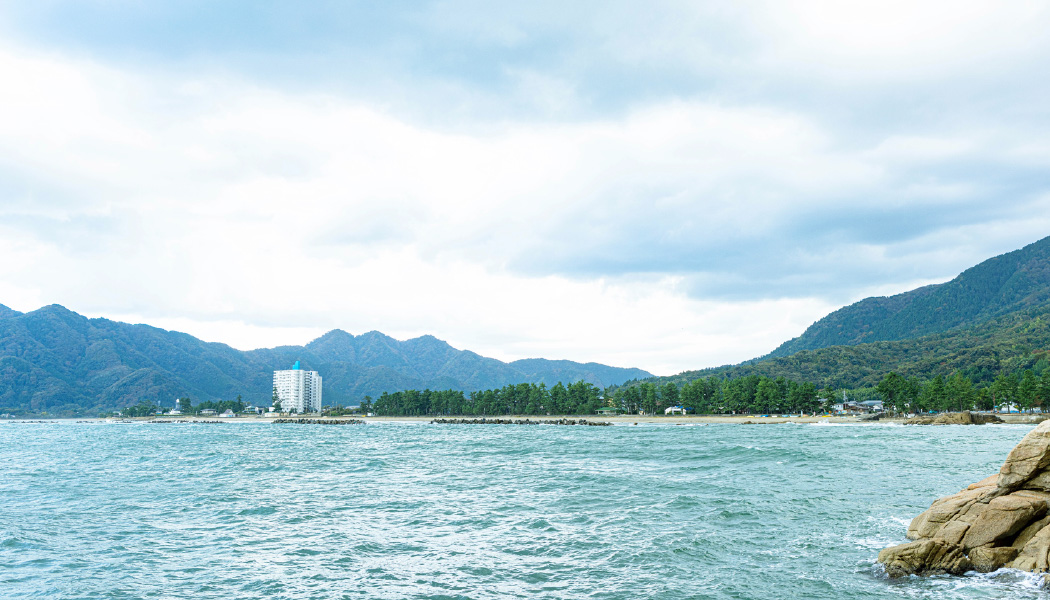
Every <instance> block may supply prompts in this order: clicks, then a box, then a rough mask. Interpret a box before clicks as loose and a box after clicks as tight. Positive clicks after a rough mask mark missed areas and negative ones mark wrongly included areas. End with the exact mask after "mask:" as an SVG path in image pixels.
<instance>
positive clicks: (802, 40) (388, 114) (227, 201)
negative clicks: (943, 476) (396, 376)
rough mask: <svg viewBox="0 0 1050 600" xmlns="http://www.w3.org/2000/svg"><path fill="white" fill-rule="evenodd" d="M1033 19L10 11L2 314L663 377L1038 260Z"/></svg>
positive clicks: (1041, 16) (1048, 197)
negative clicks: (1021, 260)
mask: <svg viewBox="0 0 1050 600" xmlns="http://www.w3.org/2000/svg"><path fill="white" fill-rule="evenodd" d="M1047 31H1050V2H1026V1H1021V0H1019V1H1017V2H1010V3H1002V2H968V1H966V0H953V1H951V2H916V1H914V0H911V1H908V2H896V1H893V0H881V1H879V2H849V3H843V2H794V1H790V0H784V1H775V2H760V1H755V2H747V1H732V2H728V1H727V2H693V1H688V2H686V1H682V2H675V1H667V2H664V1H660V0H653V1H650V2H645V3H641V2H618V1H616V0H603V1H601V2H590V1H586V0H579V1H575V2H571V3H567V2H547V1H543V0H537V1H533V2H528V3H493V2H476V1H470V0H447V1H441V2H374V1H353V0H347V1H339V2H335V1H333V2H324V1H319V2H311V3H304V2H282V1H269V2H213V1H204V0H201V1H196V0H186V1H182V2H164V3H161V2H154V3H146V2H141V1H131V0H78V1H60V0H56V1H52V0H38V1H34V2H20V1H9V0H0V79H2V80H3V81H4V82H5V83H4V85H3V91H2V92H0V303H2V304H5V305H7V306H9V307H11V308H14V309H16V310H21V311H29V310H35V309H36V308H39V307H41V306H44V305H47V304H52V303H57V304H62V305H63V306H66V307H67V308H69V309H71V310H74V311H77V312H79V313H81V314H85V315H88V316H91V317H106V318H110V319H114V320H120V321H126V322H131V323H148V324H151V325H155V326H158V327H163V328H165V329H174V330H179V331H185V332H187V333H190V334H192V335H195V336H197V337H199V338H201V339H204V340H207V341H212V342H223V343H226V344H229V345H231V346H234V347H236V348H240V349H251V348H259V347H272V346H277V345H283V344H304V343H307V342H309V341H310V340H311V339H314V338H316V337H318V336H319V335H321V334H323V333H324V332H326V331H328V330H330V329H334V328H340V329H343V330H346V331H349V332H350V333H353V334H361V333H364V332H366V331H370V330H379V331H382V332H384V333H386V334H388V335H391V336H393V337H395V338H398V339H407V338H412V337H416V336H419V335H424V334H432V335H435V336H437V337H439V338H441V339H443V340H446V341H448V342H449V343H450V344H452V345H453V346H455V347H457V348H461V349H469V350H473V351H475V352H478V353H479V354H482V355H485V356H491V357H495V358H499V359H502V360H513V359H518V358H527V357H543V358H552V359H571V360H576V361H581V362H587V361H595V362H601V363H605V364H611V365H615V366H623V367H640V368H643V369H647V370H649V371H651V372H653V373H655V374H661V375H667V374H673V373H677V372H680V371H683V370H688V369H697V368H702V367H709V366H717V365H722V364H729V363H736V362H740V361H743V360H747V359H749V358H753V357H756V356H760V355H763V354H766V353H768V352H769V351H771V350H772V349H774V348H775V347H776V346H778V345H779V344H780V343H782V342H783V341H785V340H787V339H790V338H792V337H795V336H797V335H799V334H801V333H802V332H803V331H804V330H805V328H806V327H807V326H808V325H810V324H811V323H812V322H814V321H816V320H817V319H819V318H821V317H823V316H824V315H826V314H828V313H829V312H831V311H833V310H835V309H837V308H839V307H841V306H844V305H846V304H849V303H852V302H855V301H857V300H860V299H862V298H865V297H868V296H872V295H887V294H894V293H898V292H902V291H905V290H908V289H912V288H914V287H917V286H919V285H924V284H928V283H934V282H941V281H946V280H949V279H951V278H952V277H954V276H955V275H957V274H958V273H959V272H961V271H962V270H964V269H966V268H968V267H970V266H973V265H975V264H977V263H979V262H981V261H982V260H985V259H987V258H990V257H992V256H995V255H998V254H1001V253H1004V252H1008V251H1011V250H1014V249H1017V248H1020V247H1022V246H1024V245H1026V244H1029V243H1031V242H1034V241H1036V240H1038V239H1040V238H1042V237H1045V236H1046V235H1047V234H1048V232H1050V102H1048V101H1047V98H1048V97H1050V78H1048V77H1046V65H1048V64H1050V36H1048V35H1046V32H1047Z"/></svg>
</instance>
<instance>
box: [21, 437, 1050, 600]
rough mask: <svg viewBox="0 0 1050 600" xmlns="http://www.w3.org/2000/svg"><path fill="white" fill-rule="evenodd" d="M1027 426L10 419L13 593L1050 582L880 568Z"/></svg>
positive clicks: (970, 590)
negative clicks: (885, 553) (916, 524)
mask: <svg viewBox="0 0 1050 600" xmlns="http://www.w3.org/2000/svg"><path fill="white" fill-rule="evenodd" d="M1030 429H1031V426H1025V425H983V426H943V427H914V426H901V425H892V424H843V425H827V424H779V425H738V424H727V425H723V424H691V425H672V424H638V425H633V424H630V423H626V424H623V425H617V426H613V427H581V426H558V425H531V426H499V425H437V424H429V423H426V422H382V423H369V424H366V425H349V426H330V425H329V426H325V425H297V424H286V425H278V424H272V423H265V422H264V423H238V422H230V423H223V424H188V423H178V424H145V423H135V424H121V423H102V422H97V423H76V422H72V421H60V422H45V423H20V422H0V598H4V599H8V598H11V599H14V598H18V599H24V598H47V599H74V598H84V599H87V598H114V599H117V598H119V599H125V598H127V599H140V598H158V599H190V598H193V599H203V598H222V599H230V598H253V599H254V598H276V599H288V600H305V599H357V598H390V599H404V598H418V599H424V598H426V599H478V600H481V599H495V598H499V599H505V598H550V599H575V598H579V599H584V598H586V599H594V600H597V599H608V600H614V599H615V600H620V599H623V600H628V599H630V600H637V599H644V598H660V599H669V600H670V599H674V600H681V599H691V598H696V599H700V598H704V599H706V598H711V599H716V598H717V599H730V598H734V599H768V598H805V599H821V598H828V599H843V598H848V599H868V598H870V599H881V598H887V599H889V598H893V599H899V598H929V599H937V600H941V599H956V598H959V599H970V598H1010V599H1018V598H1041V599H1046V598H1047V597H1048V595H1050V594H1048V593H1047V592H1044V591H1041V590H1040V587H1039V585H1040V583H1041V582H1042V578H1041V576H1037V575H1033V574H1029V573H1022V572H1019V571H1013V570H1000V571H997V572H995V573H990V574H977V573H971V574H967V575H964V576H960V577H951V576H943V577H930V578H917V577H910V578H902V579H889V578H887V577H886V576H885V575H884V573H883V571H882V569H881V568H880V567H879V566H878V565H877V564H876V560H875V559H876V555H877V554H878V552H879V550H880V549H882V548H884V547H886V546H890V545H894V544H899V543H903V542H905V541H907V540H906V539H905V538H904V533H905V530H906V527H907V524H908V522H909V521H910V520H911V518H912V517H914V516H915V515H917V514H919V513H920V512H922V511H923V510H925V509H926V508H927V507H928V506H929V505H930V502H932V501H933V500H934V499H936V498H938V497H940V496H944V495H947V494H951V493H955V492H957V491H959V490H960V489H962V488H964V487H965V486H967V485H968V484H970V483H972V482H975V481H977V480H979V479H982V478H984V477H986V476H988V475H990V474H993V473H995V472H997V470H998V468H999V467H1000V465H1001V464H1002V462H1003V460H1004V458H1005V457H1006V455H1007V453H1008V452H1009V451H1010V449H1011V448H1012V447H1013V446H1014V445H1016V444H1017V442H1018V441H1020V439H1021V438H1022V437H1023V436H1024V435H1025V433H1027V432H1028V431H1029V430H1030Z"/></svg>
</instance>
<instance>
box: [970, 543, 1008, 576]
mask: <svg viewBox="0 0 1050 600" xmlns="http://www.w3.org/2000/svg"><path fill="white" fill-rule="evenodd" d="M1016 556H1017V548H1010V547H1006V548H985V547H983V546H982V547H980V548H974V549H973V550H970V555H969V558H970V562H972V563H973V568H974V569H976V570H978V571H980V572H981V573H991V572H992V571H995V570H996V569H998V568H1000V567H1002V566H1003V565H1005V564H1006V563H1008V562H1010V561H1012V560H1013V559H1014V558H1015V557H1016Z"/></svg>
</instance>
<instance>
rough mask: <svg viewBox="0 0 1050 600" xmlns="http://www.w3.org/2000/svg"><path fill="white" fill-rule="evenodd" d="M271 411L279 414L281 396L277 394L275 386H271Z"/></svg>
mask: <svg viewBox="0 0 1050 600" xmlns="http://www.w3.org/2000/svg"><path fill="white" fill-rule="evenodd" d="M273 410H274V412H281V395H280V394H278V393H277V386H276V385H275V386H273Z"/></svg>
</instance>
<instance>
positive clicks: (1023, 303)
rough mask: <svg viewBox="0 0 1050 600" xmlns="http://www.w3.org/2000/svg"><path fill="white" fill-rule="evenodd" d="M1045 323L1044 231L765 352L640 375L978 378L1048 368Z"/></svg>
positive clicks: (1048, 278)
mask: <svg viewBox="0 0 1050 600" xmlns="http://www.w3.org/2000/svg"><path fill="white" fill-rule="evenodd" d="M1048 324H1050V238H1044V239H1042V240H1040V241H1038V242H1035V243H1033V244H1029V245H1028V246H1025V247H1024V248H1021V249H1020V250H1016V251H1014V252H1008V253H1006V254H1003V255H1001V256H997V257H995V258H991V259H989V260H986V261H984V262H982V263H980V264H978V265H977V266H975V267H972V268H970V269H967V270H966V271H963V272H962V273H961V274H959V276H958V277H956V278H954V279H952V280H951V281H948V282H946V283H943V284H938V285H930V286H925V287H921V288H918V289H915V290H911V291H908V292H904V293H902V294H897V295H895V296H889V297H879V298H867V299H864V300H861V301H860V302H857V303H855V304H852V305H850V306H846V307H844V308H841V309H839V310H837V311H835V312H833V313H831V314H829V315H828V316H826V317H824V318H823V319H821V320H819V321H817V322H816V323H814V324H813V325H811V326H810V327H809V328H808V329H806V331H805V332H804V333H803V334H802V335H801V336H799V337H797V338H795V339H793V340H790V341H788V342H785V343H784V344H782V345H781V346H780V347H778V348H777V349H776V350H774V351H773V352H771V353H770V354H768V355H766V356H762V357H759V358H756V359H754V360H750V361H746V362H743V363H740V364H738V365H726V366H722V367H715V368H710V369H702V370H696V371H686V372H683V373H679V374H678V375H673V376H670V377H653V378H650V379H647V380H646V381H648V382H653V383H657V384H661V385H662V384H666V383H669V382H671V383H676V384H678V385H681V384H683V383H686V382H689V381H693V380H696V379H699V378H703V377H711V376H714V377H728V378H737V377H743V376H747V375H761V376H765V377H785V378H787V379H790V380H793V381H808V382H811V383H814V384H816V385H818V386H820V387H823V386H826V385H831V386H833V387H835V388H859V387H869V386H874V385H875V384H877V383H878V382H879V381H880V380H881V379H882V378H883V377H884V376H885V375H886V374H887V373H889V372H890V371H895V372H897V373H898V374H900V375H904V376H907V377H918V378H920V379H927V378H932V377H935V376H936V375H950V374H952V373H956V372H958V373H961V374H963V375H965V376H967V377H969V378H970V379H971V380H973V381H974V382H975V383H978V384H981V383H987V382H990V381H991V380H992V379H993V378H994V377H995V376H996V375H997V374H999V373H1000V372H1007V373H1009V372H1016V371H1018V370H1022V369H1027V368H1034V369H1035V370H1036V371H1037V372H1042V370H1043V369H1044V368H1046V367H1050V358H1048V357H1047V349H1048V348H1050V326H1048ZM633 383H635V382H632V384H633Z"/></svg>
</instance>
